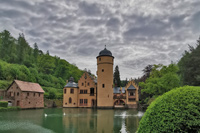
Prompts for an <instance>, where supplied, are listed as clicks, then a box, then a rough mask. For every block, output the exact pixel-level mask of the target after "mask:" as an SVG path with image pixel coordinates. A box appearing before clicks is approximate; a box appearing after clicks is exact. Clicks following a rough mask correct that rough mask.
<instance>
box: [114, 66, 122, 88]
mask: <svg viewBox="0 0 200 133" xmlns="http://www.w3.org/2000/svg"><path fill="white" fill-rule="evenodd" d="M113 82H114V85H116V86H118V87H120V86H121V80H120V74H119V67H118V65H117V66H116V67H115V71H114V78H113Z"/></svg>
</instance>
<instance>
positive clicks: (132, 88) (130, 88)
mask: <svg viewBox="0 0 200 133" xmlns="http://www.w3.org/2000/svg"><path fill="white" fill-rule="evenodd" d="M127 90H136V88H135V87H134V86H133V85H132V84H131V85H130V86H129V87H128V88H127Z"/></svg>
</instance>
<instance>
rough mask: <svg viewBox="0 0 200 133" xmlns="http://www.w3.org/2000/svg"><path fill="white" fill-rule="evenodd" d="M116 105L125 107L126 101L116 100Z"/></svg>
mask: <svg viewBox="0 0 200 133" xmlns="http://www.w3.org/2000/svg"><path fill="white" fill-rule="evenodd" d="M115 105H125V101H124V100H122V99H117V100H115V102H114V106H115Z"/></svg>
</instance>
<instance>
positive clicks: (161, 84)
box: [139, 64, 180, 96]
mask: <svg viewBox="0 0 200 133" xmlns="http://www.w3.org/2000/svg"><path fill="white" fill-rule="evenodd" d="M177 72H178V67H177V65H175V64H170V65H169V66H163V65H154V67H153V69H152V72H151V74H150V77H149V78H148V79H147V80H146V81H145V82H140V83H139V85H140V86H141V87H142V88H143V89H142V92H145V93H148V94H151V95H156V96H158V95H162V94H163V93H165V92H168V91H170V90H171V89H172V88H175V87H179V86H180V84H179V82H180V79H179V77H178V74H177Z"/></svg>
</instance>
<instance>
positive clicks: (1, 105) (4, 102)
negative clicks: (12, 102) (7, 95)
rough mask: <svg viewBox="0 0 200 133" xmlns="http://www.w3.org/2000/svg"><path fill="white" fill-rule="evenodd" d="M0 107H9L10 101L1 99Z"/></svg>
mask: <svg viewBox="0 0 200 133" xmlns="http://www.w3.org/2000/svg"><path fill="white" fill-rule="evenodd" d="M0 107H4V108H7V107H8V102H6V101H0Z"/></svg>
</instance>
